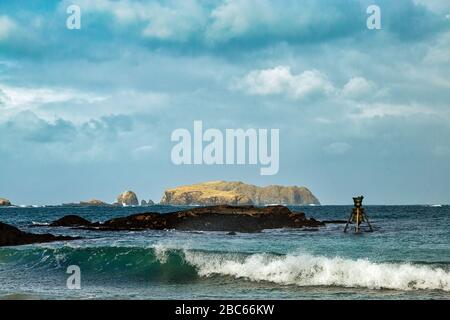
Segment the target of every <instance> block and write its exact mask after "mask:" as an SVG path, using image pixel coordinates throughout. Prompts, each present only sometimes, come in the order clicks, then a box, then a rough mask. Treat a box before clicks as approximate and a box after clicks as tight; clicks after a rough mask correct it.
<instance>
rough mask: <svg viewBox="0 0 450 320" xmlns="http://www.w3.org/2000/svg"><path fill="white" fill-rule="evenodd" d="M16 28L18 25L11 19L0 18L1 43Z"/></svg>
mask: <svg viewBox="0 0 450 320" xmlns="http://www.w3.org/2000/svg"><path fill="white" fill-rule="evenodd" d="M15 27H16V24H15V22H14V21H13V20H12V19H11V18H9V17H7V16H0V41H2V40H4V39H6V38H8V37H9V35H10V34H11V32H12V31H13V30H14V28H15Z"/></svg>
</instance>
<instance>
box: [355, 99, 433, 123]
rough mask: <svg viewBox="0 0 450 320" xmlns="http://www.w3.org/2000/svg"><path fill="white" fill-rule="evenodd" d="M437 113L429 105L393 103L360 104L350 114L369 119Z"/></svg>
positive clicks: (357, 117) (356, 117)
mask: <svg viewBox="0 0 450 320" xmlns="http://www.w3.org/2000/svg"><path fill="white" fill-rule="evenodd" d="M438 114H439V113H438V112H437V111H435V110H433V109H431V108H429V107H425V106H422V105H418V104H410V105H406V104H405V105H401V104H393V103H380V102H377V103H369V104H360V105H359V106H358V108H357V111H356V112H355V113H352V114H350V117H351V118H354V119H371V118H384V117H410V116H417V115H426V116H433V115H434V116H437V115H438Z"/></svg>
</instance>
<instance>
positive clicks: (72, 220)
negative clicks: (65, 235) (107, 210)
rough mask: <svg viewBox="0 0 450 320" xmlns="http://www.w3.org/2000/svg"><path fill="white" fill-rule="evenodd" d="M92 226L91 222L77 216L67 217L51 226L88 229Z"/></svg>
mask: <svg viewBox="0 0 450 320" xmlns="http://www.w3.org/2000/svg"><path fill="white" fill-rule="evenodd" d="M91 225H92V223H91V222H90V221H88V220H86V219H84V218H82V217H79V216H75V215H70V216H65V217H63V218H61V219H58V220H56V221H53V222H52V223H51V224H50V226H51V227H88V226H91Z"/></svg>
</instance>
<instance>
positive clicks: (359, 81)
mask: <svg viewBox="0 0 450 320" xmlns="http://www.w3.org/2000/svg"><path fill="white" fill-rule="evenodd" d="M375 90H376V85H375V84H374V83H373V82H371V81H368V80H366V79H365V78H362V77H354V78H351V79H350V80H349V81H348V82H347V83H346V84H345V86H344V88H343V89H342V92H341V94H342V96H344V97H345V98H350V99H359V98H363V97H365V96H367V95H370V94H371V95H374V93H375V92H374V91H375Z"/></svg>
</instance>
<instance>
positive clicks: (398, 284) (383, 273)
mask: <svg viewBox="0 0 450 320" xmlns="http://www.w3.org/2000/svg"><path fill="white" fill-rule="evenodd" d="M185 259H186V261H187V262H188V263H190V264H192V265H193V266H195V267H196V268H197V270H198V273H199V275H200V276H205V277H209V276H213V275H226V276H232V277H235V278H244V279H247V280H251V281H269V282H273V283H278V284H282V285H298V286H341V287H362V288H370V289H396V290H419V289H428V290H443V291H450V272H448V271H445V270H444V269H442V268H433V267H431V266H424V265H412V264H409V263H404V264H403V263H374V262H371V261H369V260H366V259H359V260H350V259H344V258H339V257H336V258H327V257H317V256H311V255H286V256H274V255H268V254H254V255H251V256H248V257H246V258H243V257H242V256H238V255H235V256H233V255H230V254H227V255H223V254H213V255H211V254H204V253H199V252H192V251H185Z"/></svg>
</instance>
